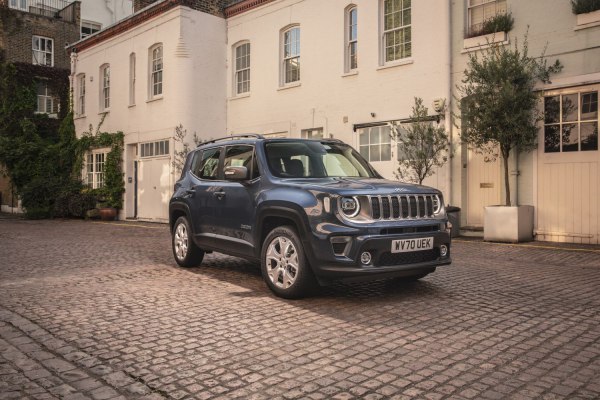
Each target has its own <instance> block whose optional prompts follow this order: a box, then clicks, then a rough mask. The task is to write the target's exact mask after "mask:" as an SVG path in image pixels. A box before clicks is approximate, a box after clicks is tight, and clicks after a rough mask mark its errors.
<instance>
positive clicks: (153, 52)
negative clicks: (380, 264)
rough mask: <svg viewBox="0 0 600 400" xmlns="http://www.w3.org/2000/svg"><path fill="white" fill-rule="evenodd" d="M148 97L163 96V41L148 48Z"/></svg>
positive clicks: (156, 97)
mask: <svg viewBox="0 0 600 400" xmlns="http://www.w3.org/2000/svg"><path fill="white" fill-rule="evenodd" d="M148 58H149V63H148V66H149V71H148V80H149V83H148V99H150V100H152V99H158V98H161V97H162V96H163V92H164V90H163V86H164V67H165V66H164V48H163V44H162V43H156V44H155V45H153V46H152V47H150V48H149V49H148Z"/></svg>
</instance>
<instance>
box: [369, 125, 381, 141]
mask: <svg viewBox="0 0 600 400" xmlns="http://www.w3.org/2000/svg"><path fill="white" fill-rule="evenodd" d="M369 141H370V143H371V144H379V127H375V128H371V134H370V137H369Z"/></svg>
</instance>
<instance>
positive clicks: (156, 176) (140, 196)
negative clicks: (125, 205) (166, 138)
mask: <svg viewBox="0 0 600 400" xmlns="http://www.w3.org/2000/svg"><path fill="white" fill-rule="evenodd" d="M137 179H138V185H137V186H138V193H137V206H138V207H137V209H138V218H139V219H144V220H151V221H160V222H166V221H168V220H169V199H170V198H171V194H172V192H173V188H172V186H173V185H172V183H171V159H170V158H150V159H141V160H140V161H139V162H138V176H137Z"/></svg>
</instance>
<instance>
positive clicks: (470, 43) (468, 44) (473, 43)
mask: <svg viewBox="0 0 600 400" xmlns="http://www.w3.org/2000/svg"><path fill="white" fill-rule="evenodd" d="M506 37H507V34H506V32H496V33H490V34H487V35H482V36H475V37H471V38H466V39H465V40H464V42H463V47H464V48H465V49H472V48H473V47H482V46H487V45H488V44H492V43H499V42H505V41H506Z"/></svg>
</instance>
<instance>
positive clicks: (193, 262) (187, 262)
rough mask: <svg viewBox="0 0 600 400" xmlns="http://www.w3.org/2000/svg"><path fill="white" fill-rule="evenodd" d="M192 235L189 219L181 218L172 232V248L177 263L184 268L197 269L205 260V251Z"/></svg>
mask: <svg viewBox="0 0 600 400" xmlns="http://www.w3.org/2000/svg"><path fill="white" fill-rule="evenodd" d="M191 234H192V230H191V229H190V224H189V222H188V220H187V218H186V217H179V218H178V219H177V221H175V225H173V231H172V232H171V247H172V249H173V257H175V261H176V262H177V264H179V266H180V267H183V268H191V267H197V266H199V265H200V264H202V259H203V258H204V251H202V249H200V248H199V247H198V246H196V243H194V239H193V238H192V237H191Z"/></svg>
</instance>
